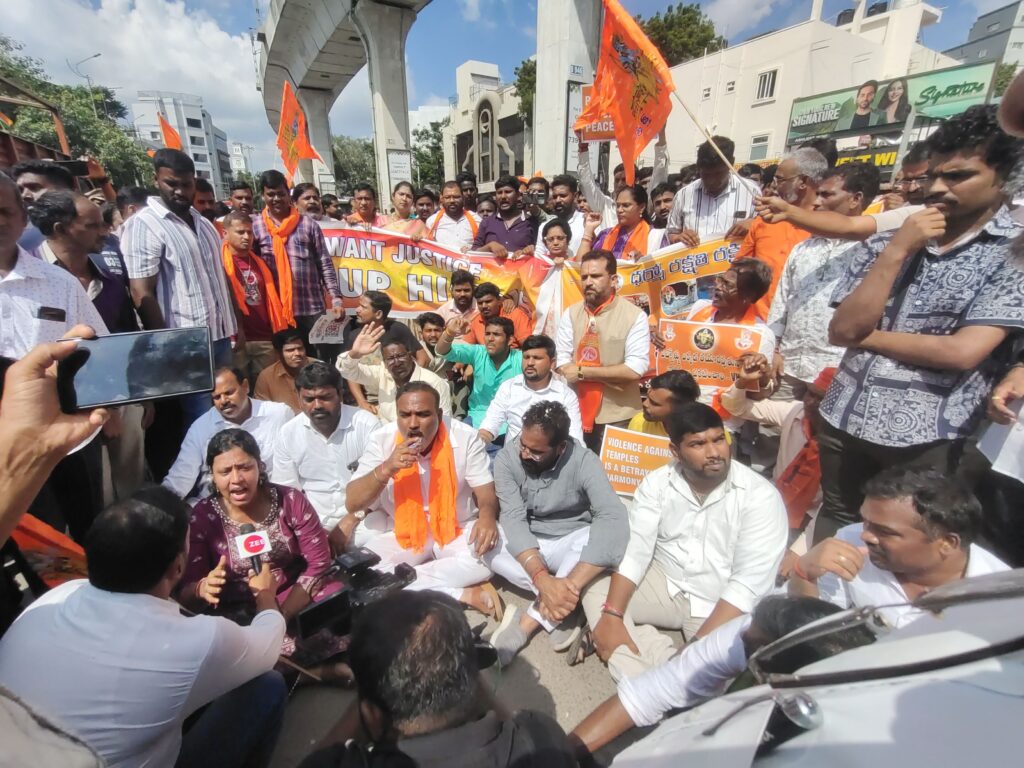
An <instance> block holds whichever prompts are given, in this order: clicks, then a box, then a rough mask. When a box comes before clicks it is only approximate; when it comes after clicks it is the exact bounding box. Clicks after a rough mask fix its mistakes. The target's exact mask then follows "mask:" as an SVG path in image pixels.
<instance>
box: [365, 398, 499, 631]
mask: <svg viewBox="0 0 1024 768" xmlns="http://www.w3.org/2000/svg"><path fill="white" fill-rule="evenodd" d="M395 406H396V409H397V411H398V420H397V421H396V422H394V423H392V424H386V425H384V426H383V427H382V428H381V429H379V430H377V431H376V432H375V433H374V434H373V435H372V436H371V437H370V439H369V442H368V445H367V447H366V452H365V453H364V454H363V457H362V458H361V459H360V461H359V467H358V468H357V469H356V471H355V473H353V475H352V480H351V482H349V484H348V487H347V488H346V491H345V506H346V508H347V509H348V511H349V512H350V513H352V514H353V515H356V516H357V517H358V516H359V515H360V514H362V513H364V512H366V511H372V512H377V511H379V512H384V513H385V514H386V515H387V517H388V518H389V528H390V530H389V531H388V532H386V533H381V534H380V535H378V536H375V537H374V538H373V539H372V540H371V541H370V542H369V543H368V544H367V546H368V547H369V548H370V549H372V550H373V551H374V552H376V553H377V554H378V555H380V557H381V567H383V568H389V569H393V568H394V567H395V566H396V565H398V564H399V563H407V564H409V565H412V566H415V568H416V581H414V582H413V583H412V584H410V585H409V587H407V589H435V590H437V591H439V592H444V593H445V594H446V595H449V596H451V597H453V598H455V599H456V600H458V601H459V602H461V603H463V604H465V605H468V606H470V607H472V608H475V609H477V610H478V611H480V612H481V613H484V614H487V615H489V616H492V617H494V618H496V619H499V620H500V619H501V617H502V612H503V611H502V605H501V601H500V600H499V599H498V594H497V592H495V590H494V587H492V586H491V585H490V583H489V582H488V579H490V577H491V568H490V565H489V562H490V558H491V556H492V555H489V554H488V553H490V552H491V551H492V550H493V549H494V547H495V545H497V543H498V497H497V494H496V493H495V491H494V478H493V477H492V476H491V469H490V462H489V461H488V459H487V449H486V448H485V447H484V444H483V442H482V441H481V440H480V438H479V437H478V436H477V433H476V430H475V429H474V428H473V427H470V426H468V425H466V424H463V423H462V422H460V421H453V420H451V419H448V418H445V416H444V414H443V413H442V411H441V398H440V395H439V394H438V392H437V390H436V389H434V388H433V387H431V386H430V385H429V384H427V383H426V382H423V381H410V382H408V383H406V384H404V385H402V386H401V387H400V388H399V389H398V392H397V393H396V397H395ZM485 556H486V557H485ZM485 582H486V583H485Z"/></svg>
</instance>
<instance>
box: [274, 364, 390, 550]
mask: <svg viewBox="0 0 1024 768" xmlns="http://www.w3.org/2000/svg"><path fill="white" fill-rule="evenodd" d="M341 387H342V380H341V374H339V373H338V371H337V370H336V369H334V368H332V367H331V366H329V365H327V363H322V362H320V361H319V360H314V361H313V362H311V363H310V364H309V365H307V366H306V367H305V368H303V369H302V371H300V372H299V375H298V376H297V377H296V379H295V388H296V390H297V391H298V395H299V402H300V403H301V405H302V413H300V414H299V415H298V416H296V417H295V418H294V419H292V420H291V421H289V422H288V423H287V424H285V425H284V427H282V428H281V433H280V434H279V435H278V437H277V450H276V453H275V456H274V475H273V481H274V482H275V483H280V484H282V485H290V486H291V487H292V488H298V489H299V490H300V491H302V492H303V493H305V494H306V497H307V498H308V499H309V501H310V503H311V504H312V505H313V508H314V509H316V513H317V514H318V515H319V516H320V522H321V523H323V526H324V530H325V531H327V533H328V538H329V540H330V542H331V546H332V548H333V549H334V551H335V552H338V553H340V552H343V551H344V546H345V545H346V544H348V543H350V542H353V540H354V545H355V546H357V547H362V546H364V545H365V544H366V542H367V541H368V540H369V539H370V538H371V537H372V536H374V535H376V534H377V533H379V532H381V531H384V530H386V529H387V524H386V523H387V521H386V519H383V518H384V516H383V515H382V514H380V513H378V514H376V515H373V516H371V518H370V519H369V520H364V517H365V513H364V512H363V511H362V510H360V511H358V512H348V510H347V509H346V508H345V488H346V487H347V486H348V482H349V480H351V479H352V472H353V471H354V470H355V468H356V467H357V466H358V465H359V459H360V458H361V457H362V455H363V454H364V453H365V452H366V446H367V445H368V444H369V441H370V438H371V436H372V435H373V433H374V432H376V431H377V430H378V429H379V428H380V426H381V425H380V421H378V420H377V419H376V418H375V417H374V416H372V415H371V414H369V413H367V412H366V411H364V410H363V409H362V408H355V407H353V406H351V405H344V404H343V403H342V402H341Z"/></svg>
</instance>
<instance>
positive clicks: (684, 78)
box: [611, 0, 958, 170]
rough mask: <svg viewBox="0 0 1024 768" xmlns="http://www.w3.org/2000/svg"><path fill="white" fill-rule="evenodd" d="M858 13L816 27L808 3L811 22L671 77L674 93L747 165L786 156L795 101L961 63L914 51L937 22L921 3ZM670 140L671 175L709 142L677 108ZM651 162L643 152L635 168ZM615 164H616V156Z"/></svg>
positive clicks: (817, 8)
mask: <svg viewBox="0 0 1024 768" xmlns="http://www.w3.org/2000/svg"><path fill="white" fill-rule="evenodd" d="M854 3H855V6H856V7H855V9H854V10H853V12H852V13H850V12H844V13H842V14H840V15H839V18H838V19H837V21H839V22H841V24H840V25H838V26H837V25H834V24H830V23H828V22H826V21H823V20H822V19H821V8H822V0H813V3H812V10H811V15H810V18H809V19H808V20H807V21H804V22H801V23H799V24H795V25H793V26H791V27H786V28H785V29H780V30H778V31H776V32H769V33H767V34H764V35H761V36H759V37H756V38H753V39H751V40H748V41H746V42H743V43H739V44H737V45H734V46H731V47H729V48H726V49H724V50H722V51H718V52H716V53H712V54H708V55H707V56H704V57H701V58H699V59H692V60H690V61H687V62H684V63H682V64H679V65H677V66H675V67H673V68H672V78H673V80H674V81H675V85H676V89H677V93H678V94H679V96H680V97H681V98H682V99H683V100H684V101H685V102H686V103H687V104H688V105H689V106H690V108H691V109H692V110H693V112H694V114H695V115H696V116H697V119H698V120H699V121H700V122H701V123H702V124H703V125H704V126H705V127H706V128H707V129H708V130H709V131H710V132H711V133H712V134H717V135H722V136H728V137H729V138H731V139H732V140H733V141H734V142H735V144H736V160H737V162H747V161H748V160H750V161H756V160H764V159H770V158H778V157H780V156H781V155H782V154H783V153H784V151H785V149H786V137H787V129H788V127H789V117H790V109H791V107H792V104H793V100H794V99H797V98H801V97H805V96H810V95H812V94H816V93H823V92H826V91H831V90H835V89H838V88H845V87H848V86H854V85H856V84H859V83H861V82H864V81H865V80H868V79H872V78H874V79H877V80H883V79H886V78H892V77H897V76H901V75H910V74H916V73H921V72H929V71H932V70H935V69H942V68H945V67H951V66H955V65H956V64H957V63H958V62H957V61H956V60H954V59H952V58H950V57H949V56H946V55H945V54H942V53H939V52H938V51H933V50H930V49H928V48H925V47H924V46H922V45H921V44H920V43H919V42H918V40H919V37H920V32H921V30H922V29H923V28H924V27H926V26H929V25H931V24H936V23H938V21H939V20H940V19H941V18H942V12H941V11H940V10H938V9H937V8H935V7H933V6H931V5H928V4H927V3H924V2H921V0H892V1H891V3H889V5H886V3H872V4H871V5H870V6H869V5H868V3H866V2H865V0H854ZM666 134H667V137H668V145H669V156H670V158H671V169H672V170H677V169H678V168H680V167H681V166H683V165H685V164H688V163H692V162H693V161H694V160H695V159H696V153H697V147H698V146H699V145H700V144H701V143H702V142H703V141H704V140H705V137H704V135H703V134H702V133H701V131H700V130H699V129H698V128H697V126H695V125H694V123H693V121H692V120H690V118H689V117H688V116H687V115H686V112H685V111H684V110H683V109H682V108H681V107H679V106H678V105H676V106H675V107H674V108H673V110H672V113H671V115H670V116H669V119H668V125H667V129H666ZM652 157H653V150H652V148H651V147H648V148H647V150H646V152H645V153H644V155H643V159H642V160H641V164H648V165H649V164H650V163H651V158H652ZM611 162H612V164H613V165H614V164H615V163H618V162H619V159H618V152H617V151H614V149H613V151H612V159H611Z"/></svg>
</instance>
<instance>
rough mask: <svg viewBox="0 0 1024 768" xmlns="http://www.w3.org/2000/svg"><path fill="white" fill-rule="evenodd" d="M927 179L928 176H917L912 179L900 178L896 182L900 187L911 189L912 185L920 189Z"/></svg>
mask: <svg viewBox="0 0 1024 768" xmlns="http://www.w3.org/2000/svg"><path fill="white" fill-rule="evenodd" d="M926 181H928V177H927V176H916V177H914V178H912V179H900V180H899V181H898V182H896V186H898V187H900V188H901V189H910V188H911V187H917V188H918V189H920V188H921V186H922V185H923V184H924V183H925V182H926Z"/></svg>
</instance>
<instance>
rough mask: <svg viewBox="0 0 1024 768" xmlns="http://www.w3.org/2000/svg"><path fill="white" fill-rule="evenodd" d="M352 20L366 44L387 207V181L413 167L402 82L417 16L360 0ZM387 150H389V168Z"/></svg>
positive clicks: (381, 182)
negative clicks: (407, 46)
mask: <svg viewBox="0 0 1024 768" xmlns="http://www.w3.org/2000/svg"><path fill="white" fill-rule="evenodd" d="M352 19H353V21H354V22H355V26H356V29H357V30H359V34H360V36H361V37H362V38H363V44H364V45H365V46H366V61H367V66H368V67H369V74H370V98H371V99H372V101H373V138H374V148H375V150H376V153H377V193H378V196H379V198H380V206H381V209H382V210H386V209H387V207H388V205H389V200H390V195H391V189H390V186H391V181H392V180H394V181H396V182H397V181H399V180H400V179H408V178H409V174H408V173H407V172H405V170H404V169H405V168H410V167H411V162H409V160H408V151H409V96H408V92H407V88H406V80H405V39H406V36H407V35H408V34H409V28H410V27H412V23H413V22H414V21H415V20H416V14H415V12H413V11H410V10H408V9H407V8H400V7H398V6H394V5H378V4H376V3H372V2H365V0H364V2H360V3H357V4H356V6H355V8H354V9H353V11H352ZM389 150H390V151H391V152H392V153H393V159H392V167H391V170H390V171H389V168H388V152H389ZM396 152H397V153H401V154H395V153H396ZM403 161H405V162H403Z"/></svg>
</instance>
